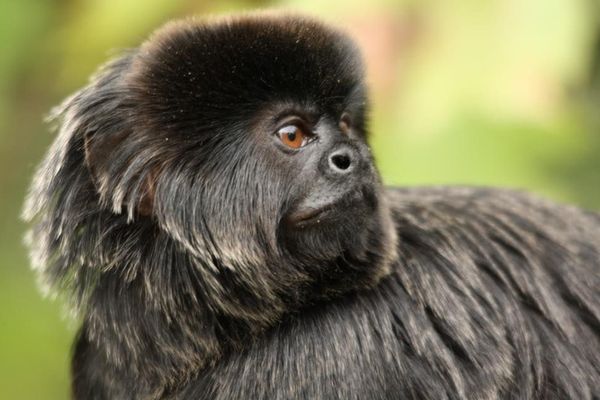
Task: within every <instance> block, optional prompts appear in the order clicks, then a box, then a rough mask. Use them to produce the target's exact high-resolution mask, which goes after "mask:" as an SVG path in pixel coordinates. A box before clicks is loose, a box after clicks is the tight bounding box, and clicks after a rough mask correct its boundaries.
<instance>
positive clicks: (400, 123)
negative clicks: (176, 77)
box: [0, 0, 600, 399]
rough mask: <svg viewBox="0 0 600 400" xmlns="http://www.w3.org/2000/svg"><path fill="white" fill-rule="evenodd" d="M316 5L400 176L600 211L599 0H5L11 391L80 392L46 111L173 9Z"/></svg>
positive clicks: (3, 255) (0, 290)
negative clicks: (361, 58) (48, 176)
mask: <svg viewBox="0 0 600 400" xmlns="http://www.w3.org/2000/svg"><path fill="white" fill-rule="evenodd" d="M267 7H269V8H287V9H295V10H303V11H307V12H309V13H311V14H314V15H317V16H320V17H322V18H324V19H326V20H328V21H330V22H332V23H334V24H338V25H339V26H341V27H342V28H344V29H346V30H348V31H349V32H350V33H351V34H352V35H353V36H354V37H355V38H356V40H357V41H358V42H359V43H360V45H361V47H362V48H363V49H364V53H365V57H366V59H367V64H368V76H369V81H370V85H371V88H372V99H373V112H372V128H373V129H372V130H373V136H372V145H373V147H374V150H375V154H376V157H377V161H378V163H379V166H380V169H381V172H382V174H383V176H384V179H385V181H386V182H387V183H390V184H410V185H414V184H439V183H460V184H464V183H468V184H485V185H499V186H509V187H519V188H526V189H529V190H531V191H534V192H537V193H540V194H543V195H546V196H549V197H551V198H554V199H556V200H559V201H566V202H572V203H576V204H579V205H582V206H585V207H587V208H592V209H600V5H599V3H598V2H597V1H590V0H496V1H484V0H463V1H446V0H439V1H426V0H419V1H386V0H370V1H369V2H368V5H367V2H365V1H356V0H339V1H330V2H324V1H315V0H303V1H278V2H265V1H219V2H217V1H202V0H196V1H187V0H179V1H174V0H146V1H133V0H110V1H109V0H88V1H73V0H60V1H59V0H56V1H44V0H18V1H17V0H14V1H13V0H0V399H65V398H67V397H68V380H69V378H68V358H69V348H70V342H71V340H72V336H73V333H74V330H75V325H76V323H75V322H73V321H72V320H69V319H68V318H66V317H65V315H64V313H63V311H62V308H61V306H60V304H57V302H52V301H49V300H47V299H43V298H42V296H41V295H40V294H39V292H38V291H37V288H36V285H35V278H34V276H33V274H32V273H31V272H30V270H29V269H28V262H27V257H26V252H25V250H24V248H23V246H22V244H21V238H22V236H23V231H24V229H25V227H24V225H23V223H22V222H21V221H20V220H19V214H20V207H21V203H22V200H23V197H24V194H25V191H26V187H27V184H28V181H29V179H30V177H31V175H32V172H33V169H34V166H35V164H36V163H37V162H38V161H39V160H40V159H41V157H42V154H43V152H44V151H45V149H46V148H47V146H48V144H49V143H50V141H51V140H52V135H51V134H50V133H49V131H48V128H47V126H45V125H44V123H43V116H44V114H46V113H47V112H48V110H49V109H50V108H51V106H53V105H55V104H57V103H58V102H59V101H60V100H61V99H62V98H64V97H65V96H67V95H68V94H69V93H71V92H72V91H74V90H76V89H77V88H78V87H80V86H82V85H83V84H85V82H86V81H87V77H88V76H89V74H90V73H91V72H93V71H94V69H95V67H96V66H97V65H98V64H99V63H101V62H103V61H104V60H106V59H107V57H110V55H111V54H114V51H115V49H116V50H118V49H123V48H127V47H129V46H135V45H137V44H139V43H140V41H142V40H143V39H144V38H145V37H146V35H147V34H148V33H149V32H150V31H152V30H153V29H154V28H156V27H157V26H159V25H160V24H162V23H163V22H165V21H167V20H169V19H171V18H173V17H178V16H185V15H191V14H207V13H222V12H230V11H237V10H250V9H256V8H267Z"/></svg>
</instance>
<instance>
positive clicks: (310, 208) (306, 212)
mask: <svg viewBox="0 0 600 400" xmlns="http://www.w3.org/2000/svg"><path fill="white" fill-rule="evenodd" d="M371 198H372V196H371V195H369V194H368V193H367V191H366V190H365V189H364V188H361V189H359V190H353V191H350V192H349V193H345V194H344V195H343V196H340V197H338V198H335V199H333V200H331V201H328V202H326V203H317V204H314V203H309V204H301V205H300V207H298V208H296V209H294V210H293V211H292V212H291V213H290V214H288V216H287V217H286V218H285V221H286V222H287V223H288V224H290V225H292V226H296V227H304V226H308V225H315V224H320V223H325V222H331V221H337V220H340V219H343V218H350V219H351V218H354V217H358V216H359V215H364V214H365V212H366V211H369V210H373V209H374V208H375V205H374V204H373V202H372V201H371Z"/></svg>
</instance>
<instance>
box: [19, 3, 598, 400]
mask: <svg viewBox="0 0 600 400" xmlns="http://www.w3.org/2000/svg"><path fill="white" fill-rule="evenodd" d="M361 65H362V64H361V61H360V58H359V57H358V54H357V51H356V48H355V47H354V45H353V44H352V43H351V41H350V40H349V39H348V38H346V37H345V36H344V35H343V34H341V33H340V32H338V31H335V30H332V29H330V28H328V27H326V26H323V25H322V24H320V23H318V22H316V21H313V20H310V19H306V18H297V17H289V16H274V15H264V14H259V15H250V16H239V17H235V18H229V19H221V20H216V21H186V22H182V23H181V22H180V23H175V24H170V25H168V26H167V27H166V28H163V29H161V30H159V31H158V33H156V34H154V35H153V36H152V37H151V38H150V39H149V40H148V41H147V42H145V43H144V44H143V45H142V46H140V47H139V48H137V49H134V50H131V51H129V52H128V53H127V54H125V55H123V56H122V57H120V58H118V59H117V60H114V61H112V62H111V63H109V64H108V65H107V66H106V67H105V68H103V69H101V70H100V72H99V73H98V74H97V75H96V76H95V77H94V78H93V79H92V81H91V82H90V84H89V85H88V86H86V87H85V88H83V89H82V90H80V91H79V92H78V93H76V94H75V95H74V96H72V97H71V98H69V99H67V101H66V102H65V103H64V104H63V106H62V107H61V108H60V109H58V110H57V111H56V113H55V117H56V118H57V120H58V122H59V127H60V128H59V134H58V137H57V139H56V140H55V142H54V144H53V146H52V147H51V148H50V150H49V152H48V154H47V156H46V158H45V160H44V162H43V163H42V164H41V166H40V167H39V169H38V172H37V175H36V177H35V179H34V182H33V184H32V187H31V191H30V194H29V197H28V201H27V204H26V207H25V217H26V218H27V219H29V220H30V221H32V222H33V227H32V229H31V231H30V234H29V245H30V247H31V255H32V263H33V265H34V266H35V267H36V269H37V270H38V272H39V275H40V277H41V278H42V281H43V282H44V283H45V284H46V285H47V286H48V289H49V290H53V291H55V292H66V293H67V294H68V295H70V296H69V299H70V301H71V303H70V304H71V305H72V306H73V309H74V311H76V312H77V313H78V315H79V316H80V318H81V321H82V327H81V330H80V333H79V335H78V339H77V343H76V346H75V350H74V358H73V364H72V374H73V389H74V397H75V398H76V399H78V400H80V399H81V400H83V399H85V400H94V399H98V400H100V399H101V400H104V399H186V400H191V399H222V400H224V399H244V400H245V399H361V400H362V399H365V400H371V399H398V398H414V399H436V400H437V399H444V398H449V399H462V398H467V399H469V398H470V399H496V398H506V399H512V398H515V399H516V398H518V399H540V400H541V399H553V398H554V399H566V398H571V399H577V400H579V399H597V398H598V397H600V344H599V340H600V322H599V319H600V298H599V297H600V296H599V288H600V282H599V281H600V267H599V265H600V217H598V215H596V214H593V213H585V212H584V211H580V210H578V209H576V208H574V207H566V206H558V205H553V204H550V203H548V202H545V201H541V200H534V199H532V198H530V197H528V196H526V195H523V194H519V193H515V192H507V191H500V190H491V189H468V188H435V189H405V190H388V189H384V188H383V187H382V185H381V181H380V179H379V176H378V173H377V170H376V168H375V166H374V165H373V160H372V156H371V153H370V150H369V148H368V146H367V144H366V136H367V128H366V125H367V124H366V121H365V120H366V110H367V100H366V95H365V91H366V90H365V87H364V84H363V79H362V75H363V73H362V67H361Z"/></svg>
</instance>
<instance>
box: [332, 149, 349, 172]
mask: <svg viewBox="0 0 600 400" xmlns="http://www.w3.org/2000/svg"><path fill="white" fill-rule="evenodd" d="M329 163H330V164H331V167H332V168H333V169H334V170H338V171H340V172H343V171H346V170H347V169H348V168H350V165H352V160H351V159H350V156H349V155H348V154H347V153H336V154H333V155H332V156H331V157H330V158H329Z"/></svg>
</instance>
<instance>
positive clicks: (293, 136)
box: [287, 131, 296, 142]
mask: <svg viewBox="0 0 600 400" xmlns="http://www.w3.org/2000/svg"><path fill="white" fill-rule="evenodd" d="M287 136H288V140H289V141H290V142H293V141H294V140H296V132H295V131H294V132H288V135H287Z"/></svg>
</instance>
